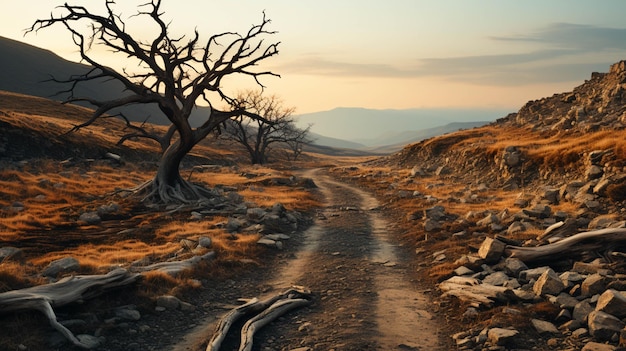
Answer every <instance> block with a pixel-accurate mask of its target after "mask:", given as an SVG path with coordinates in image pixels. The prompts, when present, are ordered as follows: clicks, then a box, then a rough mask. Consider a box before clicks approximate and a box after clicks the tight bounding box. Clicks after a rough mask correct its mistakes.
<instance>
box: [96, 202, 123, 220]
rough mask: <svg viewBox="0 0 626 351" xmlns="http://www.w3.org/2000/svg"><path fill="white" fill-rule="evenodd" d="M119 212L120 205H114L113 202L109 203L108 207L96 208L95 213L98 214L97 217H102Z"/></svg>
mask: <svg viewBox="0 0 626 351" xmlns="http://www.w3.org/2000/svg"><path fill="white" fill-rule="evenodd" d="M119 210H120V205H118V204H116V203H115V202H111V203H110V204H108V205H102V206H100V207H98V211H97V213H98V216H100V217H103V216H105V215H108V214H111V213H115V212H118V211H119Z"/></svg>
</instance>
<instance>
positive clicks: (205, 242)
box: [198, 236, 213, 249]
mask: <svg viewBox="0 0 626 351" xmlns="http://www.w3.org/2000/svg"><path fill="white" fill-rule="evenodd" d="M212 243H213V241H212V240H211V238H209V237H206V236H201V237H200V238H199V239H198V246H200V247H204V248H207V249H208V248H210V247H211V244H212Z"/></svg>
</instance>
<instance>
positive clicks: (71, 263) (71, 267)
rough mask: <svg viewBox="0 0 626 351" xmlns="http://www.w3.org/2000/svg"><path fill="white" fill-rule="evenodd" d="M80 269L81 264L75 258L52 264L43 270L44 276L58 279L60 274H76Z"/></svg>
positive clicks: (67, 258)
mask: <svg viewBox="0 0 626 351" xmlns="http://www.w3.org/2000/svg"><path fill="white" fill-rule="evenodd" d="M79 268H80V263H79V262H78V260H77V259H75V258H74V257H65V258H62V259H59V260H56V261H52V262H50V264H49V265H48V266H47V267H46V268H45V269H44V270H43V273H42V274H43V276H45V277H56V276H58V275H59V274H60V273H67V272H76V271H78V269H79Z"/></svg>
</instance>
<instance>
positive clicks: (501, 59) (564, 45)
mask: <svg viewBox="0 0 626 351" xmlns="http://www.w3.org/2000/svg"><path fill="white" fill-rule="evenodd" d="M489 38H490V39H491V40H494V41H506V42H511V43H515V42H520V43H524V44H528V43H531V44H532V46H533V47H534V50H532V51H527V52H522V53H515V54H494V55H475V56H463V57H442V58H422V59H417V60H415V62H414V64H413V65H411V66H399V65H392V64H387V63H385V64H371V63H368V64H361V63H348V62H340V61H333V60H328V59H324V58H322V57H321V56H319V55H316V56H309V57H305V58H303V59H300V60H297V61H292V62H290V63H288V64H286V65H283V66H281V67H280V70H281V71H282V72H287V73H296V74H305V75H322V76H341V77H366V78H367V77H370V78H371V77H377V78H419V77H437V78H440V79H447V80H454V81H461V82H466V83H472V84H479V85H496V86H510V85H525V84H538V83H555V82H571V81H579V80H582V79H584V78H586V77H588V76H589V75H590V74H591V72H592V71H603V72H606V71H608V68H609V65H610V64H612V63H614V62H616V61H618V60H620V59H622V58H623V57H624V53H625V50H626V29H616V28H603V27H597V26H589V25H579V24H570V23H555V24H552V25H549V26H547V27H544V28H540V29H539V30H536V31H534V32H532V33H530V34H523V35H509V36H492V37H489ZM525 46H527V45H525Z"/></svg>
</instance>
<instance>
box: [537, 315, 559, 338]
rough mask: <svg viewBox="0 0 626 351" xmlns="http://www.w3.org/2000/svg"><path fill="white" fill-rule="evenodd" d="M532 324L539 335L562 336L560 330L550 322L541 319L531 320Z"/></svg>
mask: <svg viewBox="0 0 626 351" xmlns="http://www.w3.org/2000/svg"><path fill="white" fill-rule="evenodd" d="M530 322H531V323H532V325H533V327H535V330H536V331H537V333H539V334H560V333H559V330H558V329H557V328H556V327H555V326H554V324H552V323H550V322H546V321H542V320H540V319H531V320H530Z"/></svg>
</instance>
